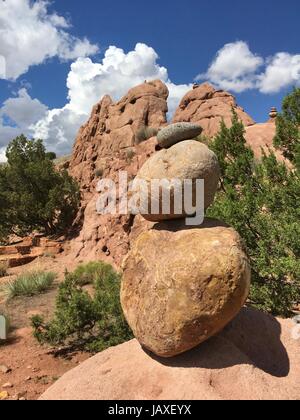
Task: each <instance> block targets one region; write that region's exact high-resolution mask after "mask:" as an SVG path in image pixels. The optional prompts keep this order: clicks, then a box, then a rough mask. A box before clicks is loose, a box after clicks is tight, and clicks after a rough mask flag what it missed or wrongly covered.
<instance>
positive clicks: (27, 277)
mask: <svg viewBox="0 0 300 420" xmlns="http://www.w3.org/2000/svg"><path fill="white" fill-rule="evenodd" d="M55 277H56V274H55V273H52V272H43V271H32V272H28V273H23V274H21V275H20V276H18V277H17V278H16V279H15V280H13V281H11V282H9V283H7V284H6V285H4V287H3V290H4V292H5V294H6V296H7V298H8V299H13V298H16V297H22V296H28V297H29V296H34V295H38V294H40V293H43V292H46V291H47V290H48V289H49V288H50V287H51V286H52V284H53V282H54V280H55Z"/></svg>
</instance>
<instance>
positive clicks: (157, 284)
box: [121, 219, 251, 357]
mask: <svg viewBox="0 0 300 420" xmlns="http://www.w3.org/2000/svg"><path fill="white" fill-rule="evenodd" d="M250 277H251V271H250V266H249V262H248V259H247V256H246V254H245V252H244V248H243V244H242V242H241V239H240V237H239V235H238V234H237V233H236V232H235V231H234V230H233V229H232V228H229V227H226V226H224V225H222V224H221V223H220V222H217V221H214V220H212V219H206V220H205V222H204V224H203V225H202V226H201V227H199V228H187V227H186V226H185V225H184V223H183V221H172V222H168V223H161V224H157V225H155V226H154V228H153V229H152V230H150V231H148V232H145V233H143V234H141V235H140V236H139V237H138V239H137V241H136V242H135V244H134V246H133V248H132V250H131V251H130V253H129V255H128V256H127V257H126V259H125V261H124V263H123V279H122V286H121V303H122V307H123V311H124V314H125V316H126V319H127V321H128V323H129V325H130V327H131V328H132V330H133V332H134V335H135V337H136V338H137V339H138V340H139V342H140V343H141V344H142V345H143V346H144V347H145V348H146V349H148V350H150V351H152V352H153V353H155V354H156V355H158V356H161V357H172V356H176V355H178V354H181V353H183V352H185V351H187V350H190V349H192V348H194V347H195V346H197V345H198V344H200V343H202V342H204V341H205V340H207V339H208V338H210V337H211V336H213V335H215V334H216V333H218V332H219V331H221V330H222V329H223V328H224V327H225V326H226V325H227V324H228V323H229V322H230V321H231V320H232V319H233V318H234V317H235V316H236V315H237V314H238V312H239V311H240V309H241V308H242V306H243V305H244V303H245V301H246V299H247V296H248V293H249V287H250Z"/></svg>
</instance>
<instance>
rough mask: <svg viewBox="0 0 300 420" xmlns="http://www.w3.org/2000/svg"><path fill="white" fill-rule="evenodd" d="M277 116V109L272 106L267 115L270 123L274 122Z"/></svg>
mask: <svg viewBox="0 0 300 420" xmlns="http://www.w3.org/2000/svg"><path fill="white" fill-rule="evenodd" d="M277 115H278V111H277V108H276V107H275V106H273V107H272V108H271V111H270V113H269V117H270V120H271V121H275V119H276V117H277Z"/></svg>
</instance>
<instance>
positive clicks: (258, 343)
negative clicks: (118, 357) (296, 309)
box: [147, 308, 290, 378]
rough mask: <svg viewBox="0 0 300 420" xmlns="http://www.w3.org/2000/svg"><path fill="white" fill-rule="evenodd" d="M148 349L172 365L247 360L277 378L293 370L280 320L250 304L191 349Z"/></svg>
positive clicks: (228, 364) (224, 365)
mask: <svg viewBox="0 0 300 420" xmlns="http://www.w3.org/2000/svg"><path fill="white" fill-rule="evenodd" d="M147 353H148V354H149V356H150V357H152V358H153V359H155V360H156V361H158V362H159V363H162V364H163V365H165V366H170V367H172V366H173V367H182V368H205V369H225V368H229V367H232V366H236V365H241V364H248V365H252V366H254V367H255V368H258V369H260V370H262V371H264V372H266V373H268V374H269V375H272V376H274V377H278V378H282V377H286V376H288V374H289V371H290V361H289V357H288V354H287V352H286V349H285V347H284V345H283V344H282V342H281V326H280V324H279V322H278V321H277V320H276V319H275V318H274V317H272V316H271V315H268V314H264V313H262V312H260V311H257V310H255V309H251V308H243V309H242V310H241V312H240V314H239V315H238V316H237V317H236V318H235V319H234V321H232V322H231V323H230V324H229V325H228V326H227V327H226V328H225V330H223V331H222V332H221V333H220V334H219V335H217V336H216V337H213V338H211V339H210V340H208V341H207V342H205V343H203V344H201V345H200V346H199V347H197V348H196V349H194V350H191V351H190V352H188V353H185V354H183V355H180V356H177V357H175V358H171V359H162V358H159V357H156V356H154V355H153V354H150V353H149V352H147Z"/></svg>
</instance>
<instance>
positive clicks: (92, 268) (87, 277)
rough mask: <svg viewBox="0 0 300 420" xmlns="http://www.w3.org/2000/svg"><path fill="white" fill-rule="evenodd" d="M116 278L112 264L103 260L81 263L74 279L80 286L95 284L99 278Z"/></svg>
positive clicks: (74, 274)
mask: <svg viewBox="0 0 300 420" xmlns="http://www.w3.org/2000/svg"><path fill="white" fill-rule="evenodd" d="M110 276H111V277H112V278H115V276H116V273H115V271H114V269H113V268H112V266H111V265H109V264H105V263H103V262H102V261H92V262H89V263H87V264H81V265H79V266H78V267H77V268H76V270H75V271H74V273H73V277H74V281H76V283H77V284H78V285H79V286H85V285H87V284H94V283H95V281H97V280H98V279H99V278H102V279H107V278H108V277H110Z"/></svg>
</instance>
